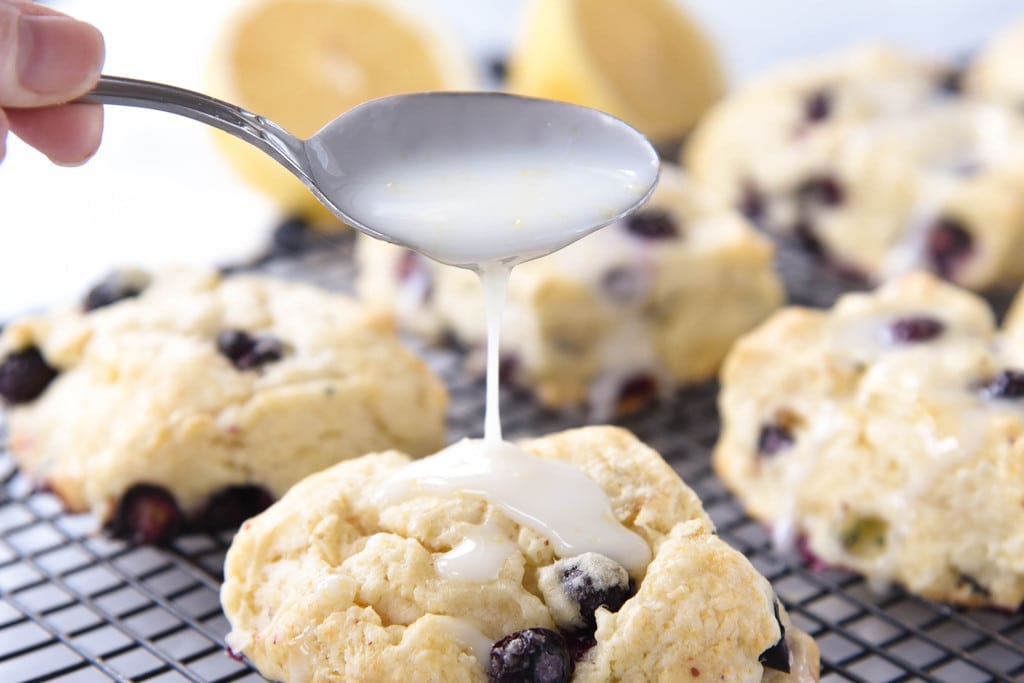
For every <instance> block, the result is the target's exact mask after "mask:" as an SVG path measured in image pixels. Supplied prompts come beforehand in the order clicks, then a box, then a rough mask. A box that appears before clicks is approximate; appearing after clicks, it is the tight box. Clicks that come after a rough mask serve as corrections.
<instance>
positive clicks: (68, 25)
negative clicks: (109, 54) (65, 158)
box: [0, 0, 104, 107]
mask: <svg viewBox="0 0 1024 683" xmlns="http://www.w3.org/2000/svg"><path fill="white" fill-rule="evenodd" d="M103 57H104V46H103V36H102V35H101V34H100V32H99V31H98V30H97V29H96V28H95V27H93V26H91V25H89V24H86V23H84V22H81V21H77V20H75V19H72V18H70V17H68V16H66V15H63V14H60V13H59V12H56V11H54V10H51V9H49V8H45V7H40V6H39V5H35V4H33V3H25V2H8V1H7V0H0V107H43V106H48V105H52V104H59V103H62V102H67V101H68V100H72V99H74V98H76V97H78V96H79V95H82V94H83V93H85V92H86V91H87V90H88V89H89V88H91V87H92V85H93V84H94V83H95V82H96V79H97V78H98V77H99V74H100V70H101V68H102V66H103Z"/></svg>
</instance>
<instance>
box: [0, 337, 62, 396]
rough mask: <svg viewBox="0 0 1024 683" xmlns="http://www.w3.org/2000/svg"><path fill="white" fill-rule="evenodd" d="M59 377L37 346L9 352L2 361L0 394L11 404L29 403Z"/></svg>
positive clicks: (0, 366) (0, 365)
mask: <svg viewBox="0 0 1024 683" xmlns="http://www.w3.org/2000/svg"><path fill="white" fill-rule="evenodd" d="M55 377H57V370H55V369H54V368H53V367H51V366H50V364H49V363H47V362H46V359H45V358H43V354H42V353H40V352H39V349H37V348H36V347H35V346H29V347H28V348H25V349H22V350H21V351H15V352H14V353H11V354H9V355H8V356H7V357H6V358H5V359H4V360H3V362H2V363H0V396H3V398H4V400H6V401H7V402H8V403H10V404H12V405H13V404H16V403H28V402H29V401H34V400H35V399H36V398H38V397H39V395H40V394H42V393H43V392H44V391H45V390H46V387H48V386H49V385H50V382H52V381H53V380H54V378H55Z"/></svg>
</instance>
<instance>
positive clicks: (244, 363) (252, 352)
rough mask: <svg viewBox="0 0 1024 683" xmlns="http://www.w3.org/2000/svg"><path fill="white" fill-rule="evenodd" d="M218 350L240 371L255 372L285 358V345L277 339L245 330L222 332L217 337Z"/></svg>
mask: <svg viewBox="0 0 1024 683" xmlns="http://www.w3.org/2000/svg"><path fill="white" fill-rule="evenodd" d="M217 350H218V351H220V352H221V353H222V354H224V355H225V356H226V357H227V358H228V360H230V361H231V363H232V365H234V366H235V368H237V369H239V370H253V369H255V368H258V367H260V366H261V365H265V364H267V363H271V362H273V361H276V360H281V358H282V357H283V356H284V345H283V344H282V343H281V342H280V340H278V339H277V338H276V337H271V336H270V335H259V336H254V335H251V334H249V333H248V332H246V331H244V330H224V331H223V332H221V333H220V334H219V335H217Z"/></svg>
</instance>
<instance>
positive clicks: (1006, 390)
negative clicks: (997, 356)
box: [982, 370, 1024, 399]
mask: <svg viewBox="0 0 1024 683" xmlns="http://www.w3.org/2000/svg"><path fill="white" fill-rule="evenodd" d="M982 392H983V393H984V394H985V395H986V396H987V397H988V398H1004V399H1019V398H1024V371H1020V370H1003V371H1002V372H1000V373H999V374H998V375H996V376H995V377H993V378H992V379H991V380H989V381H988V382H987V383H986V384H985V385H984V386H983V387H982Z"/></svg>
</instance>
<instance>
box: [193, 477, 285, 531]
mask: <svg viewBox="0 0 1024 683" xmlns="http://www.w3.org/2000/svg"><path fill="white" fill-rule="evenodd" d="M273 502H274V496H273V494H272V493H270V491H268V490H267V489H265V488H263V487H262V486H254V485H239V486H228V487H227V488H224V489H221V490H220V491H218V492H217V493H215V494H213V495H212V496H210V499H209V500H208V501H207V503H206V505H205V506H204V507H203V509H202V510H201V511H200V512H199V513H198V514H197V515H196V516H195V526H196V527H198V528H200V529H203V530H204V531H230V530H233V529H237V528H238V527H240V526H242V522H244V521H245V520H247V519H249V518H250V517H254V516H256V515H258V514H259V513H261V512H263V511H264V510H266V509H267V508H268V507H270V505H271V504H272V503H273Z"/></svg>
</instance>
